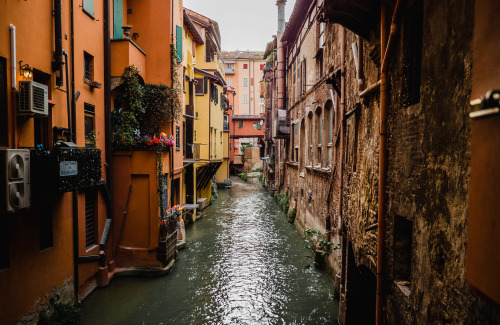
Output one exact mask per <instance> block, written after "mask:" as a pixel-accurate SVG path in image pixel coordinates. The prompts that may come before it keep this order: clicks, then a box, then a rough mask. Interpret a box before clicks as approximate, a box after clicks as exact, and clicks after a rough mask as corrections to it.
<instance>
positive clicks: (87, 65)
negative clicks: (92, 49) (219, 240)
mask: <svg viewBox="0 0 500 325" xmlns="http://www.w3.org/2000/svg"><path fill="white" fill-rule="evenodd" d="M83 69H84V71H83V78H84V79H87V80H90V81H94V56H92V55H90V54H89V53H87V52H83Z"/></svg>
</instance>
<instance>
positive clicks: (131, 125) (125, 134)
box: [112, 56, 182, 149]
mask: <svg viewBox="0 0 500 325" xmlns="http://www.w3.org/2000/svg"><path fill="white" fill-rule="evenodd" d="M179 64H180V62H179V61H178V59H177V57H176V56H172V66H173V69H172V76H173V85H172V87H169V86H167V85H164V84H153V83H146V84H143V82H142V79H141V77H140V75H139V70H137V68H136V67H134V66H133V65H131V66H128V67H126V68H125V70H124V72H123V75H122V78H121V83H120V85H119V86H118V87H117V88H116V93H117V101H116V102H115V103H117V105H115V109H114V110H113V113H112V118H113V146H114V148H115V149H135V148H145V149H151V148H148V147H147V146H145V145H146V144H147V143H148V140H151V139H154V138H155V137H156V136H157V135H158V136H160V134H161V133H162V131H163V130H165V129H167V128H168V123H169V122H172V121H179V119H180V116H181V112H182V98H181V91H182V90H181V87H180V82H179V73H178V67H179ZM169 145H171V143H170V144H169Z"/></svg>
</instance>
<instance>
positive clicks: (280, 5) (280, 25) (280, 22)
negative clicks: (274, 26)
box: [276, 0, 286, 34]
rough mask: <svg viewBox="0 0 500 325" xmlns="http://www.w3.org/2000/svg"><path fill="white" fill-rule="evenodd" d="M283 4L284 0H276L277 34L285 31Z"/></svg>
mask: <svg viewBox="0 0 500 325" xmlns="http://www.w3.org/2000/svg"><path fill="white" fill-rule="evenodd" d="M285 4H286V0H278V1H277V2H276V5H277V6H278V34H279V33H283V32H284V31H285Z"/></svg>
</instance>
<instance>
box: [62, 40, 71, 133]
mask: <svg viewBox="0 0 500 325" xmlns="http://www.w3.org/2000/svg"><path fill="white" fill-rule="evenodd" d="M63 55H64V65H65V66H66V67H65V70H66V109H67V114H68V130H69V139H68V140H71V139H72V138H73V128H72V126H71V97H70V96H71V93H70V88H69V72H68V70H69V67H68V65H69V59H68V53H66V51H65V50H63Z"/></svg>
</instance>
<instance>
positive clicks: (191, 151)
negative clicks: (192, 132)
mask: <svg viewBox="0 0 500 325" xmlns="http://www.w3.org/2000/svg"><path fill="white" fill-rule="evenodd" d="M200 157H201V153H200V144H199V143H187V150H186V160H200Z"/></svg>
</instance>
